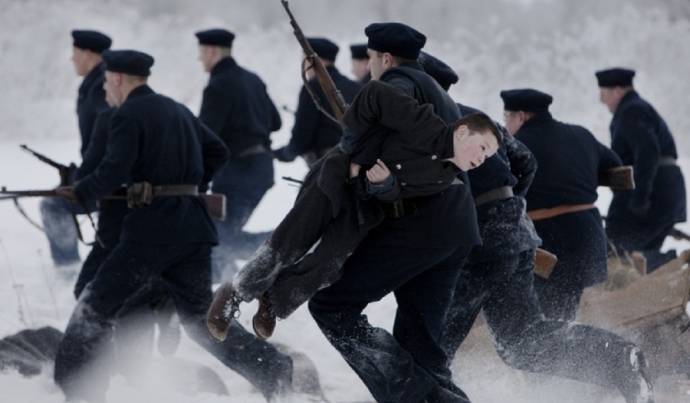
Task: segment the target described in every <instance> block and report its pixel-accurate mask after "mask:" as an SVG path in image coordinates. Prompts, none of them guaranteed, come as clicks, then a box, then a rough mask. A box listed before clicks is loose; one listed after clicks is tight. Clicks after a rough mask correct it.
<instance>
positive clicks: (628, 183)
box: [599, 165, 635, 191]
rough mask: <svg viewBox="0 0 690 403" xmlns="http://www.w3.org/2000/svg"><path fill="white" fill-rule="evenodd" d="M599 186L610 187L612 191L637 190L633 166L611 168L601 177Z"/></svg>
mask: <svg viewBox="0 0 690 403" xmlns="http://www.w3.org/2000/svg"><path fill="white" fill-rule="evenodd" d="M599 186H606V187H610V188H611V190H614V191H616V190H633V189H635V177H634V172H633V167H632V166H631V165H623V166H620V167H616V168H611V169H609V170H607V171H604V172H603V173H602V174H601V175H599Z"/></svg>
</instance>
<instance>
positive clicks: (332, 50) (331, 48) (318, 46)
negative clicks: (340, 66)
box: [307, 38, 340, 62]
mask: <svg viewBox="0 0 690 403" xmlns="http://www.w3.org/2000/svg"><path fill="white" fill-rule="evenodd" d="M307 42H309V45H311V47H312V49H314V52H316V54H317V55H318V56H319V57H320V58H322V59H325V60H330V61H332V62H334V61H335V57H336V56H337V55H338V51H339V50H340V48H339V47H338V45H336V44H335V43H333V42H331V41H330V40H328V39H326V38H307Z"/></svg>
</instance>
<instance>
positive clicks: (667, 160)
mask: <svg viewBox="0 0 690 403" xmlns="http://www.w3.org/2000/svg"><path fill="white" fill-rule="evenodd" d="M659 165H671V166H672V165H676V159H675V158H673V157H659Z"/></svg>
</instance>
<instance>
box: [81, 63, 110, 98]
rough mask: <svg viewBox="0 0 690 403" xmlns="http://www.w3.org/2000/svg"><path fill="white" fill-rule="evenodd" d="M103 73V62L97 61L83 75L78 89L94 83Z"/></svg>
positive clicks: (84, 88)
mask: <svg viewBox="0 0 690 403" xmlns="http://www.w3.org/2000/svg"><path fill="white" fill-rule="evenodd" d="M104 74H105V64H103V62H100V63H98V64H97V65H96V66H95V67H94V68H92V69H91V71H89V73H88V74H87V75H86V76H85V77H84V79H83V80H82V82H81V85H80V86H79V91H84V90H86V89H87V88H89V87H91V86H92V85H93V84H94V83H96V82H97V81H98V80H99V79H100V78H103V76H104Z"/></svg>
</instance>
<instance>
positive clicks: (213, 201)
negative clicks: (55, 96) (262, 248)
mask: <svg viewBox="0 0 690 403" xmlns="http://www.w3.org/2000/svg"><path fill="white" fill-rule="evenodd" d="M25 197H62V196H61V195H60V194H58V193H57V192H56V191H55V190H54V189H39V190H7V188H6V187H5V186H3V187H1V188H0V200H8V199H14V200H16V199H18V198H25ZM199 197H201V198H202V199H203V200H204V202H205V204H206V210H207V211H208V214H209V215H210V216H211V218H214V219H216V220H220V221H223V220H225V209H226V199H225V195H223V194H218V193H211V194H199ZM102 200H121V201H123V202H126V201H127V200H128V199H127V195H126V189H125V188H123V189H122V190H120V191H118V192H116V193H115V194H113V195H110V196H106V197H104V198H103V199H102Z"/></svg>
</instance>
